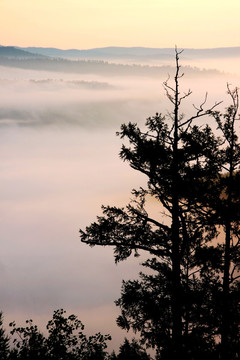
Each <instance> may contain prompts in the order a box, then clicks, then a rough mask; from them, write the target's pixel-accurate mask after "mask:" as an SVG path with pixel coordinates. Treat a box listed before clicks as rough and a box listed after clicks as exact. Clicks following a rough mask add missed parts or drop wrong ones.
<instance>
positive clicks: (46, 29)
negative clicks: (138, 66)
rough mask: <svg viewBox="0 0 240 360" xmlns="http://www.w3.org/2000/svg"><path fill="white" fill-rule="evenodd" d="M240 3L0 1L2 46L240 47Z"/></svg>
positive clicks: (192, 0)
mask: <svg viewBox="0 0 240 360" xmlns="http://www.w3.org/2000/svg"><path fill="white" fill-rule="evenodd" d="M239 14H240V2H239V0H228V1H225V0H182V1H181V0H101V1H99V0H0V33H1V40H0V43H1V44H2V45H18V46H44V47H48V46H55V47H59V48H79V49H84V48H85V49H86V48H93V47H103V46H146V47H173V46H174V45H175V44H177V45H178V46H179V47H185V48H186V47H194V48H203V47H220V46H223V47H227V46H239V45H240V41H239V39H240V22H239Z"/></svg>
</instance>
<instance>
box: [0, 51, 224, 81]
mask: <svg viewBox="0 0 240 360" xmlns="http://www.w3.org/2000/svg"><path fill="white" fill-rule="evenodd" d="M0 65H1V66H8V67H14V68H21V69H33V70H45V71H57V72H65V73H78V74H85V73H88V74H89V73H90V74H104V75H111V76H147V77H156V76H158V77H166V74H167V73H173V72H174V70H175V69H174V67H172V66H165V65H164V66H149V65H135V64H133V65H127V64H126V65H123V64H115V63H109V62H106V61H102V60H75V61H73V60H67V59H62V58H47V57H46V58H44V57H33V58H29V57H26V58H25V57H10V56H1V57H0ZM182 70H183V71H186V72H187V76H188V77H193V76H203V75H204V76H205V77H206V76H212V75H220V74H221V72H219V71H218V70H214V69H213V70H205V69H204V70H201V69H199V68H197V67H190V66H183V67H182Z"/></svg>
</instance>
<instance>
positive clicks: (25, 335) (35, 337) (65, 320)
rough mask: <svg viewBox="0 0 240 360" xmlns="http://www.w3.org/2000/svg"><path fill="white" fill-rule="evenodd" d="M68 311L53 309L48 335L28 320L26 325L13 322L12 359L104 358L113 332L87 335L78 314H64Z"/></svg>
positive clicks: (101, 359) (97, 359)
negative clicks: (21, 325) (17, 324)
mask: <svg viewBox="0 0 240 360" xmlns="http://www.w3.org/2000/svg"><path fill="white" fill-rule="evenodd" d="M65 313H66V312H65V311H64V310H63V309H59V310H56V311H54V313H53V318H52V319H51V320H50V321H49V322H48V324H47V330H48V337H44V335H43V334H41V333H40V332H39V330H38V327H37V326H36V325H34V324H33V321H32V320H27V321H26V324H27V326H26V327H16V323H15V322H12V323H10V326H11V327H12V330H11V334H12V335H16V337H15V338H14V340H13V344H14V348H13V349H12V350H11V352H10V359H11V360H15V359H16V360H18V359H19V360H28V359H29V360H30V359H31V360H33V359H34V360H38V359H39V360H40V359H41V360H93V359H96V360H104V359H105V358H106V356H107V352H106V348H107V344H106V342H107V341H108V340H111V337H110V335H102V334H101V333H97V334H95V335H92V336H89V337H87V336H86V335H85V334H84V333H83V330H84V326H83V324H82V323H81V321H80V320H79V319H78V318H77V316H76V315H69V316H68V317H66V316H65Z"/></svg>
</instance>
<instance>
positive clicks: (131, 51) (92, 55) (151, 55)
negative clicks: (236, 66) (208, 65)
mask: <svg viewBox="0 0 240 360" xmlns="http://www.w3.org/2000/svg"><path fill="white" fill-rule="evenodd" d="M7 49H9V51H10V49H11V51H12V52H13V49H16V51H20V52H21V51H22V52H23V53H21V54H20V53H19V56H21V55H22V56H28V57H31V56H50V57H63V58H79V59H109V60H111V59H126V60H146V59H150V60H151V59H153V60H154V59H156V60H157V59H158V60H161V59H162V60H170V59H172V58H173V56H174V53H175V49H174V48H151V47H139V46H137V47H118V46H108V47H101V48H92V49H59V48H55V47H17V46H7V47H4V46H1V47H0V53H1V52H4V51H5V52H6V50H7ZM183 50H184V51H183V53H182V58H183V59H184V58H186V59H197V58H199V59H202V58H229V57H240V47H218V48H203V49H194V48H186V49H183ZM15 53H16V52H15ZM13 56H17V55H13Z"/></svg>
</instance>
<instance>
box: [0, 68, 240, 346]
mask: <svg viewBox="0 0 240 360" xmlns="http://www.w3.org/2000/svg"><path fill="white" fill-rule="evenodd" d="M167 78H168V74H165V75H164V76H162V77H161V78H155V77H152V78H151V77H140V76H124V77H123V76H118V75H117V74H115V76H114V77H113V76H106V75H101V74H95V75H93V74H74V73H72V74H70V73H67V74H66V73H60V72H50V71H37V70H29V69H25V70H23V69H17V68H8V67H4V66H1V67H0V99H1V105H0V134H1V141H0V164H1V166H0V188H1V205H0V222H1V238H2V246H1V258H0V272H1V276H0V279H1V280H0V284H1V285H0V290H1V299H0V309H1V310H3V312H4V317H5V321H6V323H7V322H8V321H12V320H14V319H15V320H17V322H23V321H24V320H25V319H27V318H33V320H36V322H41V324H44V323H46V321H47V320H48V319H50V318H51V314H52V311H53V310H55V309H57V308H59V307H63V308H65V309H66V310H68V311H70V312H73V313H76V314H77V315H78V316H79V318H80V319H81V320H82V321H83V323H85V324H86V325H87V326H86V327H87V329H89V333H93V332H94V331H101V332H103V333H111V334H112V335H113V342H112V345H111V346H112V347H113V348H114V347H116V346H118V345H119V343H121V342H122V339H123V338H124V336H126V334H125V333H124V332H123V331H121V330H119V329H118V328H117V326H116V324H115V318H116V316H117V313H118V309H117V308H115V305H114V300H115V299H117V298H118V296H119V295H120V287H121V280H122V279H123V278H125V279H128V278H136V277H137V273H138V271H139V270H140V268H139V266H138V263H139V259H138V260H136V259H132V260H129V261H127V262H124V263H122V264H119V265H118V266H115V264H114V259H113V256H112V249H102V248H93V249H91V248H88V247H87V246H86V245H84V244H81V243H80V241H79V237H78V230H79V228H84V227H85V226H87V225H89V224H90V223H91V222H92V221H94V220H95V219H96V215H100V214H101V208H100V207H101V205H102V204H105V205H108V204H109V205H117V206H124V205H125V204H127V203H128V202H129V200H130V198H131V189H132V188H133V187H134V188H138V187H139V186H144V185H145V184H146V179H145V178H144V176H143V175H141V174H138V173H136V172H135V171H134V170H132V169H131V168H130V167H129V166H128V165H127V164H126V163H123V162H122V161H121V160H120V159H119V157H118V153H119V151H120V147H121V139H119V138H118V137H116V135H115V132H116V131H118V130H119V128H120V125H121V124H122V123H128V122H129V121H132V122H137V123H139V125H143V124H144V122H145V120H146V118H147V117H149V116H152V115H154V114H155V113H156V112H162V113H167V111H170V112H171V111H172V109H171V103H170V102H169V101H168V100H167V98H166V96H165V94H164V89H163V86H162V83H163V81H165V80H166V79H167ZM238 80H239V79H237V77H234V76H230V75H227V76H224V75H223V74H219V75H217V74H215V75H214V76H208V77H207V78H201V77H199V76H198V77H197V80H196V79H195V78H194V77H192V76H191V77H188V76H187V74H186V76H185V77H183V78H182V80H181V87H182V89H183V92H184V91H185V92H187V91H188V89H189V88H191V89H192V91H193V94H192V96H191V97H189V98H188V99H186V102H185V103H184V105H183V108H182V111H183V112H184V113H186V114H191V113H193V112H194V111H195V110H194V107H193V104H194V105H195V106H199V105H200V104H202V103H203V101H204V99H205V93H206V91H207V92H208V100H207V103H206V107H211V106H212V105H213V104H214V103H215V102H218V101H221V100H223V103H222V104H221V105H220V107H219V108H220V109H221V108H224V107H226V106H228V105H229V102H230V99H228V98H227V95H226V84H227V82H230V83H232V84H233V86H237V85H238V84H239V81H238ZM171 81H172V78H170V80H169V82H171ZM206 121H208V119H207V120H206ZM158 215H159V216H161V215H160V213H159V214H157V216H158ZM140 261H141V258H140ZM40 319H41V320H40Z"/></svg>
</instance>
